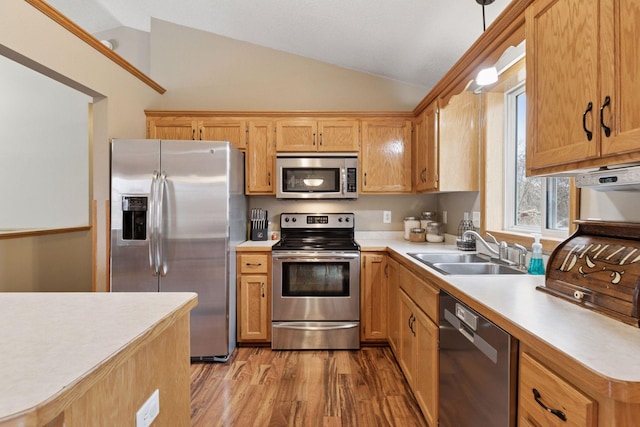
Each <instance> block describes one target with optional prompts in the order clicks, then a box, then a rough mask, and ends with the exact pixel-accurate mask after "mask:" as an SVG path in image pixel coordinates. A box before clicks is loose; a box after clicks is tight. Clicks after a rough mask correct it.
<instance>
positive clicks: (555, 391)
mask: <svg viewBox="0 0 640 427" xmlns="http://www.w3.org/2000/svg"><path fill="white" fill-rule="evenodd" d="M597 409H598V407H597V402H596V401H594V400H593V399H591V398H590V397H589V396H587V395H586V394H584V393H583V392H581V391H580V390H579V389H577V388H576V387H574V386H573V385H572V384H570V383H569V382H567V381H566V380H564V379H563V378H561V377H560V376H558V375H557V374H556V373H554V372H553V371H552V370H551V369H549V368H547V367H546V366H544V365H543V364H542V363H540V362H539V361H537V360H536V359H535V358H533V357H532V356H531V355H529V354H528V353H526V352H522V353H521V354H520V367H519V387H518V425H520V426H539V427H543V426H544V427H547V426H567V427H595V426H597V424H598V418H597Z"/></svg>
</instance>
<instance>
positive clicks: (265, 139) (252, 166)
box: [245, 120, 276, 195]
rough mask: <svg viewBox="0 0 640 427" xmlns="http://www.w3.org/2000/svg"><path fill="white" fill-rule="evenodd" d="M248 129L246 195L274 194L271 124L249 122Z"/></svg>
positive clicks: (273, 152)
mask: <svg viewBox="0 0 640 427" xmlns="http://www.w3.org/2000/svg"><path fill="white" fill-rule="evenodd" d="M248 129H249V131H248V138H247V153H246V156H245V187H246V194H247V195H261V194H264V195H270V194H275V180H276V176H275V169H276V153H275V144H274V141H273V138H274V136H273V134H274V127H273V122H272V121H270V120H250V121H249V122H248Z"/></svg>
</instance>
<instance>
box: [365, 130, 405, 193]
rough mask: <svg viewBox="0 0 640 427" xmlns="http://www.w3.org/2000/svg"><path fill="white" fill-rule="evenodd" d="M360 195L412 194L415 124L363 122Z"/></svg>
mask: <svg viewBox="0 0 640 427" xmlns="http://www.w3.org/2000/svg"><path fill="white" fill-rule="evenodd" d="M360 192H362V193H365V194H366V193H409V192H411V121H410V120H404V119H384V120H383V119H375V120H374V119H370V120H363V121H362V144H361V147H360Z"/></svg>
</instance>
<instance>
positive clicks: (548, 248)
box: [486, 230, 566, 252]
mask: <svg viewBox="0 0 640 427" xmlns="http://www.w3.org/2000/svg"><path fill="white" fill-rule="evenodd" d="M486 231H487V232H489V233H491V234H492V235H493V236H495V238H496V239H498V241H501V240H504V241H506V242H509V243H518V244H520V245H522V246H524V247H526V248H528V249H531V245H532V244H533V236H531V233H517V232H513V231H504V230H501V231H493V230H486ZM565 240H566V238H561V237H558V238H556V237H545V236H542V237H541V238H540V243H542V250H543V251H544V252H552V251H553V250H554V249H555V248H556V246H558V245H559V244H560V243H562V242H564V241H565Z"/></svg>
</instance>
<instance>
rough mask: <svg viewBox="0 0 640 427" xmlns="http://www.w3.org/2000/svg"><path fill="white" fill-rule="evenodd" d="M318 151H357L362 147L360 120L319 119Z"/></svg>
mask: <svg viewBox="0 0 640 427" xmlns="http://www.w3.org/2000/svg"><path fill="white" fill-rule="evenodd" d="M318 137H319V142H318V151H326V152H332V151H345V152H346V151H351V152H357V151H358V149H359V147H360V122H359V121H358V120H318Z"/></svg>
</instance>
